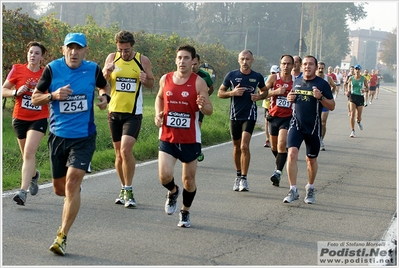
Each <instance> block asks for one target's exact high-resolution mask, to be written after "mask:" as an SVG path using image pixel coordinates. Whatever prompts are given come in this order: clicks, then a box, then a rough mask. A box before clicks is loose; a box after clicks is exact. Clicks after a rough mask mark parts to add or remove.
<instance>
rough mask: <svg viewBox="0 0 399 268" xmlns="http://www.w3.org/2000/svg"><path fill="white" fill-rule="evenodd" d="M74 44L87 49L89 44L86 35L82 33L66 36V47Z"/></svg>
mask: <svg viewBox="0 0 399 268" xmlns="http://www.w3.org/2000/svg"><path fill="white" fill-rule="evenodd" d="M72 43H75V44H78V45H79V46H81V47H85V46H86V44H87V42H86V37H85V35H84V34H82V33H69V34H67V36H65V41H64V46H67V45H69V44H72Z"/></svg>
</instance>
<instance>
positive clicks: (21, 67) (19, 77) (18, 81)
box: [7, 63, 49, 121]
mask: <svg viewBox="0 0 399 268" xmlns="http://www.w3.org/2000/svg"><path fill="white" fill-rule="evenodd" d="M27 66H28V64H27V63H26V64H14V65H13V66H12V69H11V71H10V73H9V74H8V76H7V80H8V81H10V82H11V83H12V84H14V85H15V89H18V88H20V87H21V86H23V85H26V86H27V87H28V88H29V90H28V91H26V92H25V93H24V94H22V95H20V96H18V97H16V98H15V106H14V111H13V114H12V116H13V118H17V119H20V120H25V121H36V120H39V119H43V118H48V116H49V112H48V105H47V104H46V105H43V106H34V105H33V104H32V93H33V90H34V89H35V87H36V84H37V82H38V81H39V79H40V76H41V75H42V73H43V70H44V69H43V68H41V69H40V71H38V72H32V71H31V70H29V69H28V68H27Z"/></svg>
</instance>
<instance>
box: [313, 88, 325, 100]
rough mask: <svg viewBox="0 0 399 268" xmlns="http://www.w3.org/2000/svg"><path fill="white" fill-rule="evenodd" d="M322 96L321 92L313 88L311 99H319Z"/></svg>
mask: <svg viewBox="0 0 399 268" xmlns="http://www.w3.org/2000/svg"><path fill="white" fill-rule="evenodd" d="M322 96H323V94H321V91H320V90H319V89H318V88H317V87H313V97H315V98H316V99H320V98H321V97H322Z"/></svg>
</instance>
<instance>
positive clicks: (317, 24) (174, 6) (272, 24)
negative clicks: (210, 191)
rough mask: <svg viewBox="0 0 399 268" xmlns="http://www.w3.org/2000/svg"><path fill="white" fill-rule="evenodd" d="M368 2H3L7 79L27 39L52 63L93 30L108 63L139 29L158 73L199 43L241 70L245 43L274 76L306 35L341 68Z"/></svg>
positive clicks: (204, 53) (94, 55)
mask: <svg viewBox="0 0 399 268" xmlns="http://www.w3.org/2000/svg"><path fill="white" fill-rule="evenodd" d="M365 4H367V3H364V2H362V3H357V4H355V3H353V2H335V3H333V2H321V3H318V2H306V3H301V2H288V3H284V2H282V3H276V2H274V3H273V2H264V3H257V2H253V3H245V2H215V3H208V2H204V3H201V2H176V3H173V2H150V3H144V2H123V3H122V2H119V3H114V2H107V3H101V2H99V3H95V2H86V3H84V2H83V3H78V2H69V3H65V2H64V3H62V2H49V3H48V5H47V6H46V7H45V8H44V7H43V6H40V5H39V4H38V3H37V2H30V3H29V2H26V3H25V2H23V3H11V2H10V3H3V79H4V72H7V71H8V70H9V68H10V67H11V64H12V63H13V62H15V61H16V60H21V61H22V62H23V61H24V60H25V55H24V53H25V52H24V45H25V44H26V43H27V42H29V41H31V40H33V39H36V40H39V41H42V42H43V43H44V44H45V45H46V46H47V47H49V55H48V56H47V59H48V60H50V59H53V58H56V57H59V56H60V55H61V48H60V46H61V45H62V42H63V38H64V36H65V35H66V33H67V32H69V31H81V32H84V33H85V34H86V35H87V37H88V42H89V48H90V52H89V55H88V57H89V59H90V60H93V61H95V62H97V63H99V64H100V66H101V65H103V61H104V59H105V57H106V55H107V54H108V53H109V52H111V51H113V50H115V44H114V41H113V36H114V34H115V33H116V32H117V31H119V30H120V29H124V30H130V31H133V32H134V33H135V38H136V41H137V42H136V45H135V49H136V50H137V51H140V52H142V53H143V54H145V55H146V56H148V57H149V58H150V60H151V61H152V63H153V68H154V73H155V75H156V78H157V77H160V76H161V75H162V74H163V73H165V72H168V71H170V70H173V69H174V68H175V66H174V51H175V49H176V47H177V46H178V45H181V44H183V43H191V44H193V45H194V46H195V47H196V48H197V49H198V52H199V53H200V54H201V59H203V60H204V61H205V62H208V63H210V64H211V65H212V66H213V67H214V68H215V69H216V72H217V73H218V74H219V75H220V76H222V75H223V74H225V73H227V72H228V71H229V70H231V69H234V68H237V67H238V64H237V55H238V52H239V51H241V50H243V49H244V48H248V49H250V50H251V51H252V52H253V53H254V54H255V63H254V69H255V70H257V71H259V72H262V73H268V69H269V67H270V66H271V65H273V64H276V63H278V62H279V58H280V56H281V55H282V54H291V55H297V54H298V47H296V46H295V44H297V43H298V41H299V38H300V32H302V38H303V40H304V44H305V45H306V48H307V49H306V51H304V52H302V53H303V55H305V54H312V55H315V56H316V57H317V58H318V59H319V60H322V61H324V62H326V63H328V65H331V66H336V65H339V66H340V63H341V59H343V58H344V57H345V56H346V55H347V54H348V53H349V31H350V30H349V27H348V25H347V21H348V19H347V18H349V20H350V21H352V22H356V21H359V20H361V19H363V18H364V17H365V16H366V15H367V14H366V13H365V11H364V5H365ZM6 6H7V8H8V9H6ZM12 8H14V9H15V10H12ZM40 8H41V9H40ZM22 10H26V11H27V13H23V11H22ZM34 11H36V13H35V12H34ZM301 25H302V27H300V26H301ZM301 29H302V31H301ZM320 29H322V31H321V30H320ZM394 37H396V35H394ZM390 39H391V41H392V40H393V42H394V44H388V45H387V46H386V47H390V48H395V47H396V40H394V39H393V38H390ZM321 41H322V42H321ZM321 46H322V49H320V47H321ZM319 51H322V52H321V53H319ZM392 53H395V55H396V49H393V51H391V50H390V51H389V53H386V54H387V60H389V61H392V59H394V60H396V56H395V57H393V56H392V55H393V54H392ZM318 54H321V55H318ZM383 54H384V53H383ZM391 64H396V61H395V63H391ZM218 78H220V77H218Z"/></svg>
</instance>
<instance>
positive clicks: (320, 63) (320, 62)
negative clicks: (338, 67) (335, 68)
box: [317, 61, 326, 67]
mask: <svg viewBox="0 0 399 268" xmlns="http://www.w3.org/2000/svg"><path fill="white" fill-rule="evenodd" d="M317 65H323V66H324V67H326V64H325V63H324V62H322V61H319V63H318V64H317Z"/></svg>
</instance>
